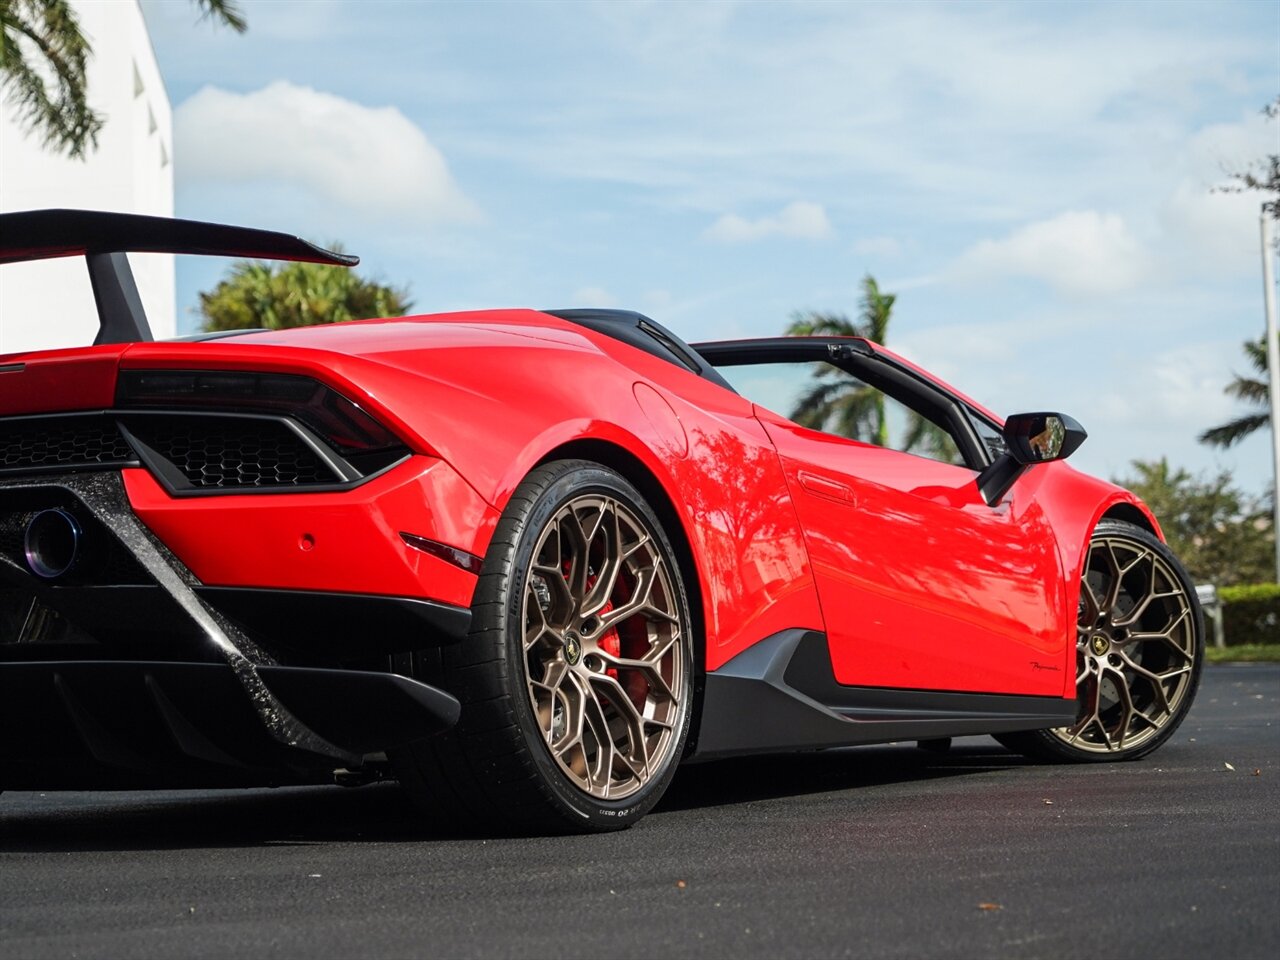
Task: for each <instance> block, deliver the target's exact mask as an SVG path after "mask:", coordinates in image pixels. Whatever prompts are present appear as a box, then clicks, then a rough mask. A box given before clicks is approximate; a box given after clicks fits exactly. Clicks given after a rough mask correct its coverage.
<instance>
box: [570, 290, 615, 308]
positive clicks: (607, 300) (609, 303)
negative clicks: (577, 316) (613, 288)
mask: <svg viewBox="0 0 1280 960" xmlns="http://www.w3.org/2000/svg"><path fill="white" fill-rule="evenodd" d="M617 304H618V298H617V297H615V296H614V295H613V294H612V293H610V292H609V291H608V290H606V289H604V288H603V287H579V288H578V289H577V290H575V291H574V292H573V306H575V307H577V306H581V307H613V306H617Z"/></svg>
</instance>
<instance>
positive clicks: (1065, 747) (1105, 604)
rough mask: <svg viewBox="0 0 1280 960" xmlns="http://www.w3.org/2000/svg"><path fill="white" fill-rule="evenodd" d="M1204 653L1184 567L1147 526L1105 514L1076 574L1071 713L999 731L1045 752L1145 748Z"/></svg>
mask: <svg viewBox="0 0 1280 960" xmlns="http://www.w3.org/2000/svg"><path fill="white" fill-rule="evenodd" d="M1203 659H1204V627H1203V621H1202V618H1201V613H1200V605H1199V602H1198V601H1197V599H1196V595H1195V588H1194V586H1193V585H1192V583H1191V580H1190V578H1189V577H1188V576H1187V573H1186V571H1185V570H1183V569H1182V566H1181V564H1179V563H1178V561H1177V559H1176V558H1175V557H1174V555H1173V553H1172V552H1171V551H1170V550H1169V548H1168V547H1167V546H1165V544H1164V543H1163V542H1161V541H1160V540H1159V539H1158V538H1157V537H1155V536H1153V535H1152V534H1151V533H1149V532H1148V531H1146V530H1143V529H1142V528H1140V527H1136V526H1134V525H1132V524H1128V523H1121V522H1119V521H1115V520H1104V521H1102V522H1101V523H1099V524H1098V529H1097V530H1096V531H1095V532H1094V535H1093V537H1092V538H1091V539H1090V541H1089V548H1088V554H1087V556H1086V559H1085V563H1084V569H1083V570H1082V572H1081V577H1080V601H1079V607H1078V609H1077V619H1076V693H1077V702H1078V704H1079V709H1078V711H1077V714H1076V720H1075V722H1074V723H1073V724H1071V725H1070V726H1067V727H1058V728H1056V729H1051V730H1032V731H1027V732H1020V733H1010V734H1000V735H997V738H996V739H998V740H1000V741H1001V742H1002V743H1004V744H1005V745H1006V746H1008V747H1011V748H1012V749H1014V750H1018V751H1019V752H1021V753H1024V754H1026V755H1027V756H1029V757H1032V758H1035V759H1041V760H1074V761H1090V760H1093V761H1097V760H1128V759H1134V758H1136V757H1140V756H1143V755H1145V754H1147V753H1150V752H1151V751H1152V750H1154V749H1155V748H1156V747H1158V746H1159V745H1160V744H1161V743H1163V742H1164V741H1165V740H1167V739H1168V738H1169V737H1170V736H1171V735H1172V734H1173V731H1174V730H1175V729H1176V728H1177V727H1178V725H1179V724H1180V723H1181V722H1182V718H1183V717H1184V716H1186V713H1187V710H1188V709H1189V708H1190V706H1191V701H1192V699H1193V698H1194V697H1195V691H1196V687H1197V685H1198V683H1199V680H1200V668H1201V665H1202V662H1203Z"/></svg>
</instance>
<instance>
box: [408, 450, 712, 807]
mask: <svg viewBox="0 0 1280 960" xmlns="http://www.w3.org/2000/svg"><path fill="white" fill-rule="evenodd" d="M472 618H473V619H472V631H471V635H470V636H469V637H468V639H467V640H465V641H463V642H462V643H461V644H457V645H455V646H452V647H446V648H443V649H442V650H438V651H426V652H423V653H422V654H420V655H415V658H414V673H415V674H416V675H417V676H419V677H420V678H421V679H423V680H426V681H427V682H431V683H434V684H437V685H439V686H441V687H442V688H443V689H446V690H449V691H450V692H453V693H454V694H455V695H457V696H458V697H459V699H460V700H461V701H462V714H461V717H460V720H459V722H458V725H457V726H456V727H455V728H454V729H453V730H450V731H447V732H445V733H444V734H441V735H440V736H438V737H435V738H433V739H431V740H426V741H422V742H421V743H419V744H416V745H414V746H412V747H409V748H407V749H404V750H401V751H399V752H398V753H396V754H395V755H393V757H392V759H393V761H394V762H395V763H396V768H397V772H398V775H399V777H400V779H401V782H402V783H403V784H404V785H405V786H406V787H408V789H409V790H410V793H411V794H412V795H413V796H414V798H415V799H416V800H417V801H418V802H419V804H420V805H421V806H423V807H425V808H426V809H427V810H428V811H430V812H431V813H432V814H435V815H441V814H443V815H445V816H447V817H450V818H451V819H458V818H460V819H463V820H466V821H471V822H475V821H479V822H480V824H482V825H485V826H499V827H503V828H506V827H509V826H510V825H512V824H516V825H518V826H519V827H521V828H523V829H534V830H552V831H564V830H572V831H600V830H611V829H618V828H621V827H625V826H627V825H629V824H631V823H633V822H635V820H637V819H638V818H639V817H640V816H642V815H643V814H644V813H646V812H647V811H648V810H649V809H650V808H651V807H652V806H653V805H654V804H655V803H657V801H658V799H659V797H661V796H662V793H663V791H664V790H665V789H666V787H667V784H668V783H669V782H670V780H671V777H672V775H673V774H674V772H675V768H676V765H677V763H678V762H679V759H680V756H681V754H682V753H683V751H684V745H685V739H686V737H687V735H688V731H689V724H690V717H691V714H692V700H693V679H692V678H693V654H692V650H693V643H692V635H691V632H690V631H691V628H690V622H691V618H690V615H689V608H688V601H687V599H686V595H685V589H684V584H683V581H682V579H681V575H680V570H679V568H678V566H677V563H676V559H675V555H674V552H673V550H672V548H671V544H670V542H669V540H668V538H667V536H666V534H665V532H664V531H663V529H662V526H661V524H660V523H659V521H658V519H657V517H656V516H655V515H654V513H653V511H652V509H650V507H649V505H648V504H647V503H646V502H645V500H644V498H643V496H641V494H640V493H639V492H638V491H637V490H636V489H635V487H633V486H632V485H631V484H630V483H629V482H628V481H627V480H626V479H625V478H623V477H622V476H621V475H619V474H618V473H616V472H614V471H612V470H610V469H608V468H606V467H604V466H601V465H599V464H595V463H589V462H586V461H581V460H562V461H557V462H554V463H550V464H547V465H545V466H543V467H539V468H538V469H536V470H534V471H533V472H532V473H531V474H530V475H529V476H528V478H526V479H525V481H524V482H523V483H522V484H521V485H520V487H519V488H518V489H517V490H516V492H515V494H514V496H513V497H512V499H511V501H510V503H509V504H508V506H507V508H506V510H505V511H504V513H503V516H502V519H501V520H500V521H499V524H498V527H497V531H496V533H495V535H494V538H493V542H492V544H491V546H490V548H489V551H488V554H487V555H486V557H485V563H484V567H483V570H482V572H481V575H480V580H479V583H478V584H477V587H476V593H475V598H474V602H473V603H472Z"/></svg>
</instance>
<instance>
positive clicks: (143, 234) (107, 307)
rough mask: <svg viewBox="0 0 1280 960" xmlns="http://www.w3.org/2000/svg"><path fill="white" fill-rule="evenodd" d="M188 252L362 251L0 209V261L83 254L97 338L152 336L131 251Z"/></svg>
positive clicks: (142, 221) (182, 225)
mask: <svg viewBox="0 0 1280 960" xmlns="http://www.w3.org/2000/svg"><path fill="white" fill-rule="evenodd" d="M129 252H134V253H189V254H197V255H200V256H206V257H244V258H246V259H253V260H301V261H305V262H307V263H328V264H332V265H334V266H339V267H354V266H355V265H356V264H357V263H359V262H360V258H359V257H355V256H351V255H349V254H345V253H334V252H332V251H330V250H324V249H322V248H320V247H317V246H315V245H314V244H310V243H308V242H307V241H305V240H301V239H299V238H298V237H292V236H289V235H288V234H287V233H276V232H274V231H272V230H254V229H251V228H249V227H232V226H227V225H226V224H221V223H203V222H201V221H198V220H175V219H172V218H170V217H148V216H142V215H140V214H133V213H106V212H103V211H99V210H24V211H22V212H20V213H6V214H0V264H3V263H16V262H18V261H23V260H48V259H51V258H54V257H84V258H85V260H86V262H87V263H88V266H89V280H90V282H91V283H92V285H93V296H94V300H95V301H97V305H98V336H97V337H96V338H95V339H94V341H93V342H94V343H95V344H99V343H135V342H138V341H143V340H151V339H153V338H152V335H151V326H150V324H148V323H147V317H146V313H145V311H144V310H143V308H142V299H141V298H140V297H139V296H138V286H137V284H136V283H135V282H134V279H133V271H132V269H130V267H129V258H128V257H127V255H126V254H127V253H129Z"/></svg>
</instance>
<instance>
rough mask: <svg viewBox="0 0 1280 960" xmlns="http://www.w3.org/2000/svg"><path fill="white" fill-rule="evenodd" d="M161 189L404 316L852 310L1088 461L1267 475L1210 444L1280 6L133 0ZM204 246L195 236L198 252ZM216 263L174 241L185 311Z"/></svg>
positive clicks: (758, 316) (764, 330) (1240, 334)
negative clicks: (1157, 462)
mask: <svg viewBox="0 0 1280 960" xmlns="http://www.w3.org/2000/svg"><path fill="white" fill-rule="evenodd" d="M142 7H143V10H144V12H145V14H146V17H147V22H148V25H149V28H150V30H151V34H152V40H153V43H154V45H155V49H156V54H157V57H158V59H159V62H160V67H161V70H162V72H163V74H164V77H165V80H166V84H167V86H168V92H169V97H170V100H171V102H172V104H173V107H174V127H175V134H174V136H175V172H176V177H177V212H178V214H179V215H180V216H186V217H192V218H197V219H210V220H219V221H224V222H240V223H244V224H248V225H255V226H263V227H271V228H275V229H282V230H286V231H289V232H293V233H298V234H301V235H303V236H305V237H307V238H308V239H312V240H315V241H317V242H321V243H331V242H333V241H339V242H341V243H342V244H344V245H345V246H346V247H347V249H349V250H351V251H353V252H356V253H358V254H360V255H361V257H362V259H363V266H362V267H361V270H362V271H364V272H366V273H368V274H370V275H372V276H375V277H378V278H380V279H383V280H386V281H390V282H394V283H397V284H406V285H408V287H409V288H410V291H411V296H412V298H413V300H414V309H415V311H418V312H437V311H443V310H451V309H456V308H472V307H497V306H532V307H563V306H619V307H627V308H632V309H638V310H642V311H645V312H647V313H649V314H650V315H652V316H654V317H655V318H656V319H658V320H660V321H661V322H663V323H665V324H667V325H668V326H670V327H672V328H673V329H674V330H676V331H677V332H679V333H680V334H681V335H683V336H684V337H685V338H686V339H688V340H698V339H711V338H717V337H735V336H751V335H772V334H777V333H780V332H781V331H782V330H783V329H784V327H785V325H786V323H787V321H788V318H789V316H790V314H791V313H792V312H793V311H795V310H799V309H809V308H813V309H822V310H834V311H843V312H847V313H850V314H854V313H856V311H857V301H858V291H859V285H860V280H861V278H862V276H863V275H864V274H865V273H868V272H870V273H872V274H874V275H875V277H876V278H877V279H878V280H879V281H880V284H881V287H882V288H883V289H887V290H889V291H893V292H897V293H898V294H899V297H898V302H897V305H896V307H895V311H894V319H893V325H892V328H891V336H890V345H891V346H893V347H895V348H896V349H898V350H899V351H901V352H903V353H905V354H906V355H907V356H909V357H911V358H912V359H914V360H916V361H917V362H919V363H922V364H923V365H925V366H926V367H928V368H930V369H932V370H934V371H936V372H938V373H939V374H940V375H941V376H943V377H944V378H946V379H948V380H950V381H951V382H952V383H954V384H955V385H956V386H957V387H959V388H960V389H962V390H964V391H966V392H968V393H970V394H972V395H973V396H974V397H975V398H976V399H979V400H981V401H983V402H984V403H986V404H987V405H989V406H991V407H993V408H994V409H996V410H998V411H1001V412H1005V413H1011V412H1014V411H1015V410H1019V409H1044V408H1056V409H1062V410H1064V411H1066V412H1068V413H1070V414H1072V415H1073V416H1075V417H1076V418H1077V419H1079V420H1080V421H1081V422H1082V423H1084V424H1085V426H1086V427H1087V428H1088V429H1089V431H1090V440H1089V442H1088V443H1086V444H1085V446H1084V447H1083V448H1081V450H1080V452H1079V453H1078V454H1076V456H1075V457H1074V458H1073V460H1074V462H1076V463H1078V464H1079V465H1080V466H1081V467H1083V468H1084V469H1086V470H1090V471H1091V472H1095V473H1099V474H1102V475H1115V474H1117V473H1123V472H1124V471H1125V470H1126V468H1127V464H1128V462H1129V461H1130V460H1131V459H1134V458H1148V459H1151V458H1158V457H1160V456H1162V455H1167V456H1168V457H1169V459H1170V461H1171V462H1172V463H1173V464H1175V465H1178V466H1186V467H1188V468H1190V469H1192V470H1196V471H1200V470H1211V469H1217V468H1223V469H1231V470H1234V471H1235V473H1236V476H1237V479H1238V481H1239V482H1240V483H1241V484H1242V485H1243V486H1245V487H1246V488H1247V489H1250V490H1253V491H1261V490H1262V489H1263V488H1264V486H1265V485H1267V484H1268V483H1269V481H1270V465H1269V464H1270V437H1269V435H1265V434H1263V435H1255V436H1254V437H1253V438H1251V439H1250V440H1249V441H1246V442H1245V443H1244V444H1242V445H1241V446H1240V447H1238V448H1236V449H1234V450H1232V451H1229V452H1225V453H1223V452H1216V451H1212V450H1209V449H1207V448H1204V447H1202V446H1200V445H1199V444H1197V443H1196V441H1195V436H1196V434H1197V433H1199V432H1200V431H1201V430H1203V429H1205V428H1206V427H1208V426H1212V425H1214V424H1216V423H1218V422H1220V421H1221V420H1223V419H1226V418H1227V417H1229V416H1230V415H1231V414H1232V413H1233V411H1235V410H1236V409H1237V408H1236V407H1235V405H1234V404H1233V402H1232V401H1231V400H1230V399H1229V398H1227V397H1225V396H1223V394H1222V392H1221V389H1222V386H1223V385H1224V384H1225V383H1226V382H1227V380H1228V379H1229V378H1230V376H1231V373H1232V372H1233V371H1242V370H1243V369H1244V364H1243V359H1242V354H1241V350H1240V344H1241V342H1242V341H1243V340H1245V339H1246V338H1250V337H1256V336H1258V335H1260V333H1261V330H1262V323H1263V318H1262V297H1261V292H1262V291H1261V279H1260V277H1261V273H1260V256H1259V251H1258V221H1257V208H1258V198H1257V197H1256V196H1243V197H1241V196H1230V195H1223V194H1215V193H1212V192H1211V188H1212V187H1213V186H1214V185H1215V184H1219V183H1221V182H1222V181H1223V179H1224V176H1223V171H1224V170H1228V169H1238V168H1241V167H1243V166H1244V165H1246V164H1247V163H1248V162H1249V161H1251V160H1254V159H1257V158H1260V157H1261V156H1263V155H1264V154H1266V153H1270V152H1280V124H1277V123H1274V122H1273V123H1271V124H1267V123H1266V122H1265V121H1264V119H1263V118H1262V116H1261V114H1260V108H1261V107H1262V106H1263V105H1264V104H1266V103H1267V102H1269V101H1270V100H1272V99H1273V98H1274V97H1275V96H1276V95H1277V94H1280V4H1276V3H1268V2H1252V3H1230V2H1213V3H1193V2H1186V3H1154V2H1148V3H1104V4H1090V3H1066V4H1054V3H1008V4H958V3H957V4H937V5H935V4H928V3H799V2H797V3H777V4H774V3H723V4H720V3H676V2H666V3H664V2H634V3H628V2H620V0H617V2H604V3H534V2H525V3H485V2H471V3H416V2H398V3H381V2H376V0H362V2H354V0H334V2H326V0H305V2H291V0H271V2H246V3H244V4H243V8H244V12H245V14H246V16H247V18H248V20H249V32H248V33H247V34H244V35H236V34H234V33H232V32H230V31H227V30H222V29H215V28H214V27H212V26H211V25H210V24H208V23H200V24H197V23H196V22H195V20H196V11H195V7H194V4H190V3H186V2H179V0H142ZM193 259H194V258H193ZM222 266H225V265H214V264H209V263H203V264H201V263H190V262H185V263H182V264H180V267H179V314H180V318H182V319H180V321H179V322H180V324H183V323H185V325H186V326H188V327H190V326H193V325H194V324H195V322H196V321H195V317H194V306H195V303H196V293H197V291H198V290H200V289H207V288H209V287H211V286H212V285H213V283H215V282H216V280H217V277H218V272H219V270H220V269H221V267H222Z"/></svg>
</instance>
